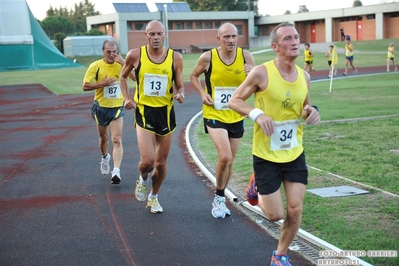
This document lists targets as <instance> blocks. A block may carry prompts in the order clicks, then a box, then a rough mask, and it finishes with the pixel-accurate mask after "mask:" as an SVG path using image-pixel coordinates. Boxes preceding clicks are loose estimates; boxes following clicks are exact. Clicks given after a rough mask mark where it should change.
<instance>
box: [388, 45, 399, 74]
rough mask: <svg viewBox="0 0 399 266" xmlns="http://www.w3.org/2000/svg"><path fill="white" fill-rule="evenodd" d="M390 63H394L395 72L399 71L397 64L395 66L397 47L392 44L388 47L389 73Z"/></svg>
mask: <svg viewBox="0 0 399 266" xmlns="http://www.w3.org/2000/svg"><path fill="white" fill-rule="evenodd" d="M390 62H392V65H393V67H394V70H395V71H398V68H397V67H396V64H395V47H394V45H393V43H392V42H391V43H390V44H389V46H388V58H387V72H389V65H390Z"/></svg>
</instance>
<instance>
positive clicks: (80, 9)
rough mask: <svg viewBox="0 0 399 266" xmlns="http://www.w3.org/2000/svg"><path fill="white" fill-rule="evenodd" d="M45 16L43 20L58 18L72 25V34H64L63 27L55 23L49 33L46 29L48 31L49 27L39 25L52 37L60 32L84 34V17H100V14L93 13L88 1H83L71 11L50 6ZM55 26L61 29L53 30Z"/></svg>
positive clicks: (92, 6)
mask: <svg viewBox="0 0 399 266" xmlns="http://www.w3.org/2000/svg"><path fill="white" fill-rule="evenodd" d="M46 15H47V17H46V18H45V19H44V20H46V19H47V18H50V17H54V16H58V17H62V18H65V19H67V20H69V21H70V22H71V23H73V24H74V31H72V32H64V31H63V30H64V26H65V25H60V24H57V23H56V24H55V25H52V26H51V27H52V29H51V32H47V30H46V29H49V25H42V23H41V26H42V28H43V29H44V31H45V32H46V33H47V34H48V35H49V36H52V35H53V34H54V32H60V33H66V34H72V33H75V35H76V34H78V33H79V34H81V33H85V32H86V31H87V26H86V17H88V16H94V15H100V12H98V11H95V9H94V5H93V4H92V3H91V2H90V1H89V0H83V1H82V2H80V3H78V4H75V7H74V9H73V10H72V9H70V10H68V9H67V8H66V7H60V8H53V7H52V6H50V8H49V9H48V10H47V12H46ZM44 20H43V21H44ZM52 24H53V23H52ZM56 25H60V26H61V28H59V29H54V28H53V27H55V26H56ZM49 30H50V29H49Z"/></svg>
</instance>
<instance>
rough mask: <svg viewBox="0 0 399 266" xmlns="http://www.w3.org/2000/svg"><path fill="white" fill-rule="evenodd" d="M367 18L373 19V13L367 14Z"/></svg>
mask: <svg viewBox="0 0 399 266" xmlns="http://www.w3.org/2000/svg"><path fill="white" fill-rule="evenodd" d="M367 19H368V20H372V19H375V15H374V14H371V15H367Z"/></svg>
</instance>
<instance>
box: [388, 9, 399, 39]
mask: <svg viewBox="0 0 399 266" xmlns="http://www.w3.org/2000/svg"><path fill="white" fill-rule="evenodd" d="M390 38H399V17H393V18H391V17H390V16H389V14H385V15H384V39H390Z"/></svg>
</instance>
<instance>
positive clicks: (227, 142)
mask: <svg viewBox="0 0 399 266" xmlns="http://www.w3.org/2000/svg"><path fill="white" fill-rule="evenodd" d="M216 39H217V40H218V42H219V44H220V46H219V47H217V48H213V49H212V50H210V51H207V52H205V53H203V54H202V55H201V56H200V58H199V59H198V62H197V64H196V65H195V67H194V70H193V71H192V73H191V75H190V80H191V83H192V84H193V86H194V88H195V89H196V90H197V92H198V93H199V94H200V95H201V99H202V103H203V104H202V111H203V119H204V128H205V133H208V134H209V136H210V138H211V140H212V142H213V144H214V145H215V147H216V151H217V153H218V161H217V163H216V174H215V176H216V192H215V195H214V199H213V202H212V211H211V213H212V215H213V217H215V218H220V219H222V218H224V217H225V216H226V215H231V212H230V210H229V209H228V208H227V207H226V205H225V201H226V198H225V194H224V191H225V189H226V187H227V185H228V183H229V180H230V178H231V176H232V174H233V162H234V157H235V155H236V153H237V149H238V145H239V142H240V139H241V138H242V136H243V134H244V123H243V120H244V117H242V116H241V115H239V114H237V113H236V112H235V111H233V110H231V109H230V108H229V107H228V102H229V99H230V97H231V95H232V94H233V92H234V91H235V89H236V88H237V87H238V85H240V84H241V83H242V82H243V81H244V79H245V78H246V76H247V74H248V73H249V71H251V69H252V67H254V66H255V60H254V58H253V57H252V55H251V53H249V52H248V51H245V50H243V49H241V48H239V47H237V43H238V32H237V28H236V26H234V25H233V24H231V23H225V24H222V25H221V26H220V27H219V30H218V35H217V37H216ZM202 74H204V75H205V89H204V88H203V87H202V85H201V82H200V80H199V77H200V76H201V75H202Z"/></svg>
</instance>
